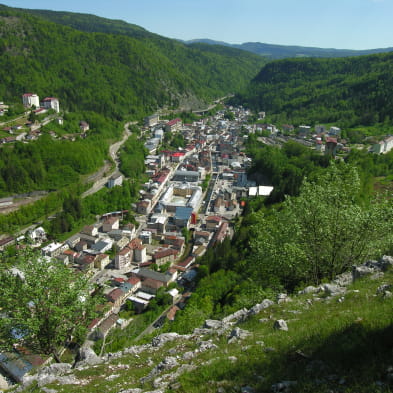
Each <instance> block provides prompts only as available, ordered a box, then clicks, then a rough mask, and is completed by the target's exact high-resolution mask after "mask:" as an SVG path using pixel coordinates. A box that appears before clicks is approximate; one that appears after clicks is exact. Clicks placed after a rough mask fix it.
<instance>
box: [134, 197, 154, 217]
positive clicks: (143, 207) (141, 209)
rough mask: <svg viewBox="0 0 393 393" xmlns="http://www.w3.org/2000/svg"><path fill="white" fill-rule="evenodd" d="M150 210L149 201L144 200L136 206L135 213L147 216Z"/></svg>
mask: <svg viewBox="0 0 393 393" xmlns="http://www.w3.org/2000/svg"><path fill="white" fill-rule="evenodd" d="M150 209H151V201H150V200H149V199H144V200H143V201H139V202H138V203H137V204H136V211H137V213H139V214H149V212H150Z"/></svg>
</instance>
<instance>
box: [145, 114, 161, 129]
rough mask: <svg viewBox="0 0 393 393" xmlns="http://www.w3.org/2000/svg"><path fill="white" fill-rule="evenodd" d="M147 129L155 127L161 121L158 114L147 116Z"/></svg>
mask: <svg viewBox="0 0 393 393" xmlns="http://www.w3.org/2000/svg"><path fill="white" fill-rule="evenodd" d="M144 120H145V121H144V123H145V127H153V126H155V125H156V124H157V123H158V122H159V121H160V116H159V115H157V114H154V115H151V116H147V117H145V119H144Z"/></svg>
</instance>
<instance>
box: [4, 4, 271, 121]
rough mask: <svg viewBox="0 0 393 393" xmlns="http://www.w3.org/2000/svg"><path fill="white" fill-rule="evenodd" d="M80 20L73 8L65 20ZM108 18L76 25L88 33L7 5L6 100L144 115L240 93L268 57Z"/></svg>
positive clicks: (121, 115) (5, 19)
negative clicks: (53, 101)
mask: <svg viewBox="0 0 393 393" xmlns="http://www.w3.org/2000/svg"><path fill="white" fill-rule="evenodd" d="M60 16H61V15H60ZM60 16H59V18H58V19H62V18H60ZM85 17H87V16H85ZM78 18H80V16H75V17H74V16H73V14H69V15H67V18H66V17H65V16H64V18H63V19H64V20H68V21H69V20H71V21H72V20H74V21H75V20H76V21H77V20H79V19H78ZM92 18H93V19H92V20H93V21H94V20H95V19H94V17H92ZM96 19H100V18H96ZM57 21H58V20H57ZM105 21H106V24H104V25H103V24H94V23H88V22H86V23H83V20H82V21H81V22H80V23H73V25H74V27H77V28H81V26H85V27H87V28H86V30H88V31H89V32H82V31H79V30H75V29H74V28H72V27H68V26H63V25H60V24H58V23H53V22H50V21H48V20H45V19H43V18H42V17H38V16H34V15H32V14H31V13H28V12H27V11H23V10H14V9H12V8H8V7H4V6H1V7H0V38H1V44H0V54H1V56H0V78H1V80H2V84H1V86H0V97H1V99H2V100H3V101H17V100H19V99H20V96H21V94H23V93H24V92H30V91H33V92H35V93H37V94H38V95H39V96H47V95H52V96H56V97H58V98H59V99H60V103H61V105H62V107H63V108H66V109H68V110H71V111H74V110H76V109H78V110H91V111H96V112H100V113H102V114H105V115H107V116H110V117H114V118H117V119H119V118H122V117H123V116H124V115H126V114H130V115H134V116H141V115H144V114H146V113H149V112H151V111H154V110H156V109H157V108H159V107H163V106H174V107H177V106H179V105H181V104H187V103H188V102H196V101H198V100H199V101H202V100H204V99H210V98H213V97H218V96H222V95H225V94H227V93H229V92H234V91H236V90H237V89H239V88H240V87H244V86H245V84H246V82H247V81H248V80H249V79H251V78H253V77H254V76H255V75H256V73H257V72H258V69H260V67H261V66H262V64H263V63H264V60H263V59H261V58H260V57H258V56H257V55H253V54H249V53H246V52H243V51H236V53H233V52H231V53H214V52H212V51H211V50H209V51H204V50H203V48H189V47H187V46H186V45H184V44H181V43H178V42H177V41H174V40H170V39H166V38H163V37H159V36H156V35H154V34H151V33H148V32H146V31H145V30H143V29H142V28H137V27H135V26H132V25H130V28H126V27H125V26H124V23H123V22H118V21H117V22H116V21H114V22H113V26H114V27H113V28H112V27H111V26H112V24H111V23H110V22H109V21H107V20H105ZM64 23H65V22H64ZM118 25H120V26H121V27H122V28H123V30H122V29H120V31H121V32H120V33H119V29H116V26H118ZM95 26H98V27H97V28H95ZM105 26H107V27H106V28H104V27H105ZM108 26H110V27H108ZM102 31H103V32H102ZM106 31H108V32H109V33H108V32H106ZM122 31H126V33H124V32H122ZM131 32H132V33H131Z"/></svg>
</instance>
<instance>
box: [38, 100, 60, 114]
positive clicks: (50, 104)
mask: <svg viewBox="0 0 393 393" xmlns="http://www.w3.org/2000/svg"><path fill="white" fill-rule="evenodd" d="M42 106H43V107H44V108H45V109H53V110H54V111H55V112H57V113H59V112H60V105H59V100H58V99H57V98H55V97H46V98H44V100H43V101H42Z"/></svg>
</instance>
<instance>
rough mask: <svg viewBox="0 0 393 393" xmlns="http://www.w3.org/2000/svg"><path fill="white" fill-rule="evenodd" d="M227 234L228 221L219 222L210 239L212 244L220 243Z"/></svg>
mask: <svg viewBox="0 0 393 393" xmlns="http://www.w3.org/2000/svg"><path fill="white" fill-rule="evenodd" d="M227 235H228V223H227V222H223V223H221V225H220V227H219V228H218V230H217V232H216V233H215V234H214V236H213V239H212V244H213V245H216V244H218V243H222V242H223V241H224V239H225V237H226V236H227Z"/></svg>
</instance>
